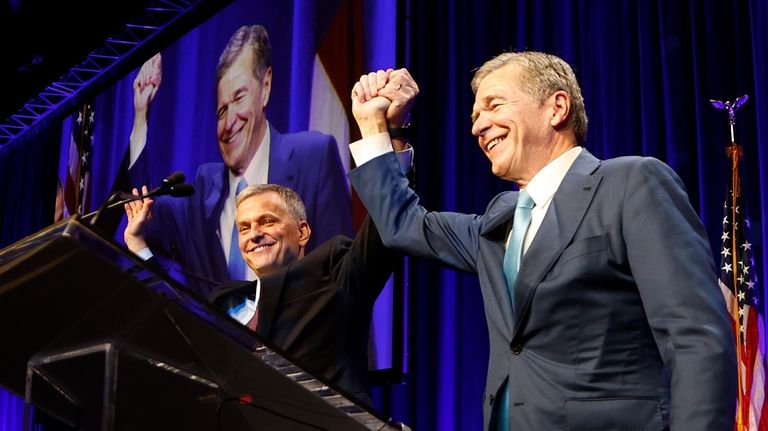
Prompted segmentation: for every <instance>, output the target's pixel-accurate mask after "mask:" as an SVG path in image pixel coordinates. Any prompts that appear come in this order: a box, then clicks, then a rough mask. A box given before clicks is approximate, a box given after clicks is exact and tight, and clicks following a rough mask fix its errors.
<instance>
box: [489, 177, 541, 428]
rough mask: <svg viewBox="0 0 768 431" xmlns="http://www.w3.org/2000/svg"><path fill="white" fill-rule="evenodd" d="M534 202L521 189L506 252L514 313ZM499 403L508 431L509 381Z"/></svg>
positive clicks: (502, 425) (502, 422)
mask: <svg viewBox="0 0 768 431" xmlns="http://www.w3.org/2000/svg"><path fill="white" fill-rule="evenodd" d="M533 206H534V202H533V198H531V195H529V194H528V191H527V190H521V191H520V194H519V195H518V196H517V205H515V217H514V219H513V220H512V235H511V237H510V238H509V244H508V245H507V252H506V253H504V278H505V279H506V280H507V290H508V291H509V299H510V301H511V303H512V310H511V311H512V314H513V315H514V312H515V280H516V279H517V270H518V268H520V260H521V259H522V257H523V242H524V241H525V233H526V232H527V231H528V226H529V225H530V224H531V210H532V209H533ZM496 402H497V403H500V404H499V409H498V417H497V419H498V422H497V423H498V430H499V431H507V430H508V429H509V382H507V383H506V385H505V387H504V390H503V391H502V396H501V399H499V400H497V401H496Z"/></svg>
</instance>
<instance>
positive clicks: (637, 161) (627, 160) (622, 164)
mask: <svg viewBox="0 0 768 431" xmlns="http://www.w3.org/2000/svg"><path fill="white" fill-rule="evenodd" d="M600 171H602V173H613V172H625V173H632V172H635V171H641V172H649V173H650V172H664V171H666V172H672V171H673V170H672V168H671V167H670V166H669V165H668V164H666V163H664V162H662V161H661V160H659V159H657V158H655V157H648V156H622V157H615V158H612V159H606V160H603V161H602V163H601V165H600Z"/></svg>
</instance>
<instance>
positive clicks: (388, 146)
mask: <svg viewBox="0 0 768 431" xmlns="http://www.w3.org/2000/svg"><path fill="white" fill-rule="evenodd" d="M349 151H350V153H352V158H353V159H354V160H355V165H357V166H361V165H363V164H365V163H366V162H369V161H371V160H373V159H375V158H376V157H379V156H380V155H382V154H386V153H391V152H392V141H391V140H390V139H389V133H386V132H384V133H379V134H376V135H371V136H369V137H367V138H363V139H361V140H359V141H355V142H353V143H351V144H349Z"/></svg>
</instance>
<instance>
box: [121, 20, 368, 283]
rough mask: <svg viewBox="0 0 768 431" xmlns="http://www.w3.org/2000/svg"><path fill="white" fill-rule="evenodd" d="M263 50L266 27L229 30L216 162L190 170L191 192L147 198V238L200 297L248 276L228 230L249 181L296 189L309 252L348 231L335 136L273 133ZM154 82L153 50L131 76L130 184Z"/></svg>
mask: <svg viewBox="0 0 768 431" xmlns="http://www.w3.org/2000/svg"><path fill="white" fill-rule="evenodd" d="M271 57H272V54H271V48H270V42H269V36H268V35H267V31H266V29H265V28H264V27H262V26H260V25H253V26H243V27H241V28H239V29H238V30H237V31H236V32H235V33H234V34H233V35H232V37H231V38H230V40H229V42H228V43H227V45H226V47H225V48H224V50H223V52H222V54H221V57H220V59H219V63H218V65H217V66H216V110H215V112H216V121H217V128H216V135H217V140H218V146H219V151H220V153H221V157H222V159H223V163H207V164H203V165H201V166H200V167H199V168H198V171H197V175H196V177H195V182H194V186H195V191H196V192H195V195H194V196H193V197H191V198H189V199H169V198H167V197H159V198H158V199H157V200H156V202H155V206H154V210H153V211H154V217H155V219H156V220H155V221H154V222H153V223H152V224H151V225H150V228H149V231H148V232H147V241H148V242H149V245H150V246H151V247H152V250H153V251H154V253H155V254H157V255H161V256H166V257H170V258H172V259H173V260H175V261H176V262H178V263H179V264H180V266H181V269H182V272H184V273H185V274H186V275H187V277H186V280H187V284H188V285H189V286H190V287H191V288H192V289H193V290H195V291H197V292H198V293H200V294H201V295H203V296H205V297H207V296H208V294H209V293H210V292H211V290H212V289H213V288H214V287H215V286H216V285H217V284H218V283H220V282H224V281H227V280H253V279H255V274H254V273H253V271H252V270H251V269H250V268H248V267H247V265H245V263H244V262H243V260H242V257H241V256H240V253H239V250H238V248H237V239H236V238H237V235H236V232H235V231H234V221H235V211H234V208H235V196H236V195H237V193H238V192H239V191H240V190H242V189H244V188H245V187H246V186H247V185H250V184H265V183H272V184H279V185H282V186H286V187H288V188H290V189H292V190H295V191H296V193H298V194H299V196H300V197H301V199H302V200H303V201H304V203H305V205H306V209H307V221H308V222H309V223H311V225H312V227H313V229H314V234H313V235H312V238H311V239H310V241H309V243H308V244H307V246H306V249H307V251H310V250H312V249H313V248H314V247H315V245H316V244H321V243H323V242H324V241H326V240H328V239H330V238H331V237H333V236H335V235H339V234H342V235H347V236H352V234H353V232H354V231H353V228H352V220H351V218H352V216H351V206H350V194H349V189H348V187H347V183H346V180H345V178H344V167H343V165H342V163H341V158H340V157H339V152H338V148H337V145H336V141H335V139H334V138H333V136H330V135H325V134H321V133H318V132H302V133H292V134H281V133H279V132H278V131H277V130H276V129H275V128H274V127H272V126H271V125H270V124H269V123H268V121H267V119H266V108H267V104H268V102H269V96H270V90H271V88H272V67H271V64H272V60H271ZM161 79H162V64H161V59H160V55H159V54H158V55H156V56H155V57H153V58H152V59H150V60H149V61H147V62H146V63H145V64H144V65H143V66H142V68H141V69H140V70H139V73H138V75H137V76H136V79H135V81H134V109H135V118H134V125H133V130H132V132H131V145H130V148H131V152H130V153H131V164H130V165H131V167H130V170H129V172H130V175H131V180H132V183H133V184H134V185H136V186H137V185H139V184H146V183H147V181H146V178H147V172H146V166H147V164H146V158H147V157H149V155H147V153H148V152H150V151H147V149H145V148H144V147H145V143H146V136H147V113H148V110H149V106H150V104H151V103H152V101H153V100H154V97H155V95H156V93H157V90H158V88H159V85H160V81H161ZM233 238H234V240H233ZM206 279H207V280H210V281H207V280H206Z"/></svg>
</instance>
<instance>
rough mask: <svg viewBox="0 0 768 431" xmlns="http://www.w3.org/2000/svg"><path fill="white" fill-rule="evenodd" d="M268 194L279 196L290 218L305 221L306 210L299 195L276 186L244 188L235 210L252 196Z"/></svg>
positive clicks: (262, 185) (258, 185)
mask: <svg viewBox="0 0 768 431" xmlns="http://www.w3.org/2000/svg"><path fill="white" fill-rule="evenodd" d="M269 192H275V193H277V195H278V196H280V200H281V201H282V202H283V206H284V207H285V209H286V211H288V214H290V215H291V217H293V218H294V219H295V221H297V222H299V221H306V220H307V210H306V208H305V207H304V202H302V200H301V198H300V197H299V195H298V194H297V193H296V192H295V191H293V190H291V189H289V188H288V187H284V186H281V185H278V184H251V185H250V186H248V187H246V188H244V189H243V191H241V192H240V194H239V195H237V201H236V203H235V209H237V208H239V207H240V203H241V202H243V201H244V200H246V199H248V198H250V197H252V196H256V195H261V194H264V193H269Z"/></svg>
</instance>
